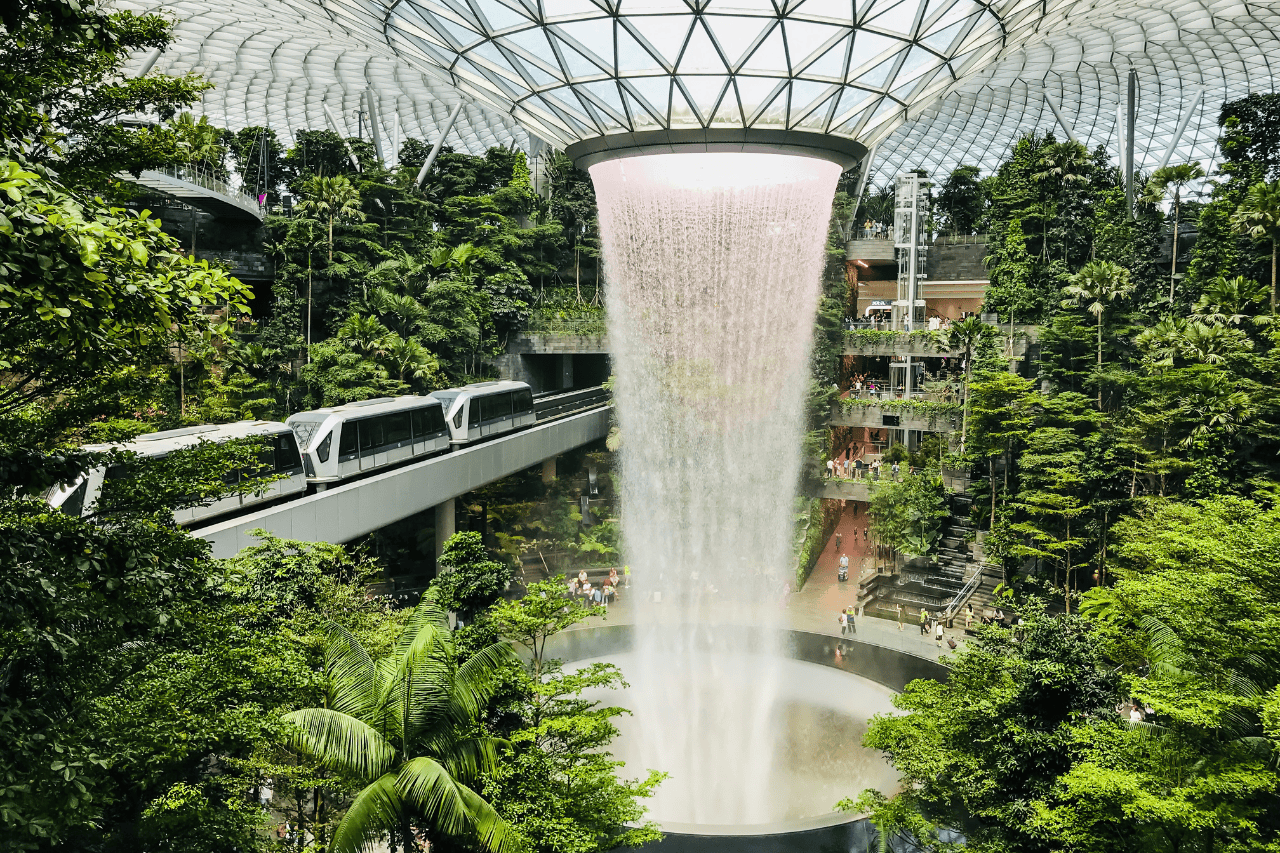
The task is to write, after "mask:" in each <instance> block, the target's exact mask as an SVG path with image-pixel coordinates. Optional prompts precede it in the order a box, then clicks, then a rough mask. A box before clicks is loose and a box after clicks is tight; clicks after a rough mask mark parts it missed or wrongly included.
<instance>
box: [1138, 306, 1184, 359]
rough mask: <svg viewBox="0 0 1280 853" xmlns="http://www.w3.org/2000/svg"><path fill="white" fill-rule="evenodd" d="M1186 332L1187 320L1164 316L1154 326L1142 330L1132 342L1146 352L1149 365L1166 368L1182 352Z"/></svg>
mask: <svg viewBox="0 0 1280 853" xmlns="http://www.w3.org/2000/svg"><path fill="white" fill-rule="evenodd" d="M1186 332H1187V321H1186V320H1184V319H1182V318H1181V317H1165V318H1163V319H1162V320H1160V322H1158V323H1156V324H1155V325H1154V326H1150V327H1148V328H1146V329H1144V330H1143V331H1142V333H1141V334H1139V335H1138V337H1137V338H1135V339H1134V343H1136V344H1137V345H1138V348H1139V349H1141V350H1142V351H1143V353H1145V354H1146V361H1147V364H1148V365H1149V366H1150V367H1153V368H1156V369H1168V368H1171V367H1173V362H1174V359H1176V358H1177V357H1178V356H1179V355H1181V354H1182V342H1183V339H1184V337H1185V336H1186Z"/></svg>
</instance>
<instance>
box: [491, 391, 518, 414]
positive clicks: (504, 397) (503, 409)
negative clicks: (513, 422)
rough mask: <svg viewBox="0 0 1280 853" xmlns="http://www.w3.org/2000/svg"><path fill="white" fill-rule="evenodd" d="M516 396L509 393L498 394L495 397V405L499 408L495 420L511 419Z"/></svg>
mask: <svg viewBox="0 0 1280 853" xmlns="http://www.w3.org/2000/svg"><path fill="white" fill-rule="evenodd" d="M514 396H515V395H514V394H512V393H511V392H510V391H508V392H506V393H505V394H498V395H497V396H496V397H494V400H495V401H496V402H495V405H496V406H497V410H496V411H495V412H494V413H493V416H494V417H495V418H509V417H511V411H512V409H511V402H512V399H513V398H514Z"/></svg>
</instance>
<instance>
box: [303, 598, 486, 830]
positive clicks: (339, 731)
mask: <svg viewBox="0 0 1280 853" xmlns="http://www.w3.org/2000/svg"><path fill="white" fill-rule="evenodd" d="M509 660H510V652H509V650H508V648H507V647H506V646H504V645H501V644H491V645H488V646H485V647H483V648H481V649H480V650H478V651H476V652H474V653H473V654H471V655H470V656H468V657H467V658H466V659H465V660H463V661H461V662H460V661H459V660H458V659H457V656H456V655H455V650H454V643H453V640H452V637H451V635H450V633H449V629H448V626H447V625H446V623H445V614H444V611H443V610H441V609H440V608H439V606H438V605H437V604H436V603H435V600H434V597H433V596H432V595H431V594H430V593H428V594H427V595H424V596H423V598H422V600H421V601H420V602H419V604H418V606H417V608H416V609H415V610H414V612H413V615H412V616H410V617H409V620H408V623H407V624H406V626H405V630H404V633H403V634H401V635H400V637H399V639H398V640H397V641H396V644H395V647H394V648H393V649H392V651H391V652H389V653H388V654H386V655H383V656H381V657H378V658H374V657H373V656H372V655H371V654H370V653H369V651H368V650H366V649H365V647H364V645H363V644H362V643H361V642H360V641H359V639H358V638H356V637H355V636H353V635H352V634H351V633H350V632H349V631H347V630H346V629H344V628H343V627H342V626H340V625H333V626H332V627H331V628H330V630H329V632H328V639H327V646H326V649H325V672H326V676H327V677H326V685H325V688H326V695H325V702H324V705H323V706H322V707H315V708H303V709H301V710H298V711H291V712H289V713H287V714H285V715H284V717H283V719H284V720H285V722H287V723H289V724H290V728H289V731H288V734H287V737H288V740H289V742H290V744H291V746H292V747H293V748H294V749H296V750H298V751H299V752H301V753H302V754H304V755H306V756H309V757H310V758H311V759H312V760H313V761H315V762H316V763H317V764H319V765H320V766H322V767H324V768H326V769H329V770H333V771H336V772H338V773H341V774H344V775H347V776H350V777H352V778H354V779H358V780H359V781H360V783H361V784H362V785H364V786H365V787H364V788H363V789H362V790H361V791H360V792H359V793H358V794H356V796H355V798H354V799H353V800H352V802H351V804H350V806H348V807H347V811H346V814H345V815H344V816H343V817H342V820H341V822H339V824H338V826H337V828H336V829H335V830H334V833H333V839H332V842H331V847H330V849H332V850H334V851H335V853H348V851H349V853H354V851H358V850H361V849H363V848H364V847H365V846H366V845H367V844H368V843H369V842H370V841H371V840H373V839H375V838H378V837H380V836H381V835H382V834H384V833H391V834H392V836H393V837H395V838H397V841H398V842H399V843H400V844H401V845H405V846H407V845H408V844H410V843H412V837H413V830H414V827H415V826H416V827H420V828H423V829H426V830H427V831H428V833H429V834H430V835H431V836H432V837H442V838H455V837H463V838H474V839H475V841H476V842H477V843H478V844H479V845H480V847H482V848H483V849H485V850H490V851H501V850H504V849H506V848H507V846H508V844H509V843H510V842H509V837H510V834H511V828H510V827H509V826H508V825H507V823H506V822H505V821H504V820H503V819H502V818H501V817H499V816H498V814H497V813H496V812H495V811H494V810H493V807H492V806H490V805H489V804H488V803H487V802H485V800H484V799H482V798H481V797H480V796H479V795H478V794H477V793H475V791H474V790H473V789H472V788H471V787H468V785H467V784H466V783H467V782H471V783H472V784H473V785H474V784H475V783H476V781H478V780H479V779H480V778H481V775H482V774H485V773H491V772H493V770H494V768H495V766H496V761H497V750H498V748H499V746H500V742H499V741H498V740H496V739H494V738H490V737H484V736H476V735H475V734H474V731H473V729H474V726H475V723H476V722H477V721H478V715H479V713H480V709H481V708H482V707H483V706H484V703H485V702H487V700H488V699H489V697H490V696H491V695H492V691H493V689H494V681H495V677H496V672H497V671H498V670H499V669H500V668H501V667H503V666H505V665H506V664H507V663H508V662H509Z"/></svg>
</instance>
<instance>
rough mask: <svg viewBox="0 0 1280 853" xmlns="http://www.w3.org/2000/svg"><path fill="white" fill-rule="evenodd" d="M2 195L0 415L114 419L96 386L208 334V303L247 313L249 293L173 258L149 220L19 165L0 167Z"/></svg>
mask: <svg viewBox="0 0 1280 853" xmlns="http://www.w3.org/2000/svg"><path fill="white" fill-rule="evenodd" d="M0 194H3V198H4V206H3V208H2V209H0V309H3V310H4V312H5V322H4V323H3V324H0V376H2V377H3V378H0V416H12V415H13V414H15V413H17V412H18V411H19V410H21V409H24V408H26V407H28V406H31V405H32V404H35V403H40V404H41V405H40V409H39V410H38V411H39V416H40V419H41V420H43V421H46V422H48V421H56V420H57V417H56V416H57V414H58V413H59V412H61V413H68V414H69V413H71V412H74V417H75V418H84V417H85V415H86V414H88V413H94V414H96V413H99V412H101V413H112V414H114V411H112V409H111V406H112V403H113V402H115V401H112V400H110V399H107V400H102V399H100V397H101V395H102V393H103V391H104V389H103V387H102V385H101V383H102V382H104V381H106V380H109V379H111V378H113V377H114V378H115V379H116V381H117V382H127V381H128V380H129V377H130V376H136V375H137V373H138V371H139V368H142V367H145V366H147V365H150V364H155V363H156V362H158V361H159V360H161V359H162V358H163V353H162V349H161V348H162V346H163V345H164V344H165V343H167V342H168V341H169V340H171V338H172V337H173V335H174V334H175V332H176V331H180V332H185V333H189V334H194V335H197V336H198V335H199V334H201V333H202V332H211V331H216V330H217V328H216V327H213V326H210V324H209V322H208V320H207V319H206V318H205V316H204V315H203V314H202V312H201V309H202V308H204V307H206V306H213V305H217V304H222V303H230V304H231V308H232V310H237V311H247V310H248V309H247V307H246V305H245V301H246V300H247V299H248V296H249V291H248V288H246V287H245V286H244V285H242V284H241V283H240V282H239V281H237V280H236V279H234V278H230V277H228V276H227V275H225V274H224V273H222V272H221V271H220V270H217V269H213V268H210V266H209V265H208V263H207V262H202V261H201V262H197V261H195V260H193V259H191V258H190V257H189V256H184V255H182V254H180V253H179V251H178V245H177V243H176V242H175V241H174V240H173V238H171V237H169V236H167V235H166V234H164V233H163V232H162V231H161V230H160V224H159V222H157V221H156V220H155V219H152V218H151V217H150V215H149V214H147V213H143V214H141V215H139V214H135V213H132V212H129V211H125V210H122V209H119V208H110V207H107V206H105V205H104V204H102V203H101V201H99V200H96V199H95V200H93V201H87V200H85V199H82V198H80V197H78V196H76V195H75V194H73V193H71V192H69V191H68V190H67V189H66V188H65V187H63V186H62V185H60V184H59V183H57V182H56V181H54V180H52V179H51V178H49V177H47V176H46V175H45V174H43V173H42V172H40V171H33V170H32V169H29V168H26V167H25V166H24V165H23V163H22V162H20V161H17V160H9V159H0ZM95 409H96V411H94V410H95ZM64 423H65V421H64ZM53 428H55V429H56V426H55V427H53Z"/></svg>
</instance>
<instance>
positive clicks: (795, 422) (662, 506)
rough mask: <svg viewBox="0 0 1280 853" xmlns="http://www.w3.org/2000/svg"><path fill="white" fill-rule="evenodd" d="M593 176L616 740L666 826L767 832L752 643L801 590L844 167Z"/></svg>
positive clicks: (705, 166)
mask: <svg viewBox="0 0 1280 853" xmlns="http://www.w3.org/2000/svg"><path fill="white" fill-rule="evenodd" d="M590 171H591V177H592V179H593V181H594V183H595V187H596V193H597V199H598V204H599V215H600V233H601V239H602V244H603V251H604V259H605V270H606V273H607V277H608V282H609V287H608V297H607V298H608V303H607V304H608V314H609V336H610V341H611V350H612V353H613V371H614V399H615V402H616V406H617V416H618V422H619V425H620V427H621V431H622V447H621V451H620V469H621V478H620V479H621V482H620V488H621V494H622V498H623V502H622V505H623V536H624V554H625V559H626V560H627V561H628V563H629V564H630V566H631V569H632V573H633V582H632V589H631V590H630V593H629V598H630V602H631V606H632V607H633V608H635V609H636V611H637V617H636V618H637V639H636V644H635V654H634V655H633V656H632V659H631V660H630V661H629V664H628V666H627V668H626V669H625V671H624V675H625V677H626V678H627V680H628V681H629V682H630V683H631V685H632V689H631V691H630V693H629V696H630V697H631V700H630V701H631V709H632V710H633V711H634V714H635V716H634V718H632V719H631V720H630V721H629V722H628V723H627V724H626V726H627V728H626V730H624V738H628V739H631V740H632V744H631V749H632V750H633V755H634V756H635V757H634V758H631V759H630V760H634V761H637V762H638V763H639V764H640V765H641V766H640V767H636V768H630V767H629V769H634V770H635V771H637V772H638V771H639V770H641V769H643V768H649V767H651V768H654V769H659V770H664V771H666V772H668V773H670V774H671V776H670V778H669V779H668V780H667V781H666V782H664V783H663V785H662V786H661V788H660V791H659V794H658V796H657V797H656V798H655V800H654V801H653V803H652V813H653V816H654V817H655V818H657V819H658V820H659V821H661V822H684V823H698V824H754V823H766V822H769V821H771V820H774V819H777V818H778V817H780V815H778V814H777V812H776V806H775V803H774V798H773V797H772V796H771V795H770V789H771V787H772V786H773V785H774V784H777V783H778V769H777V764H776V761H775V759H776V755H775V753H776V751H777V750H778V749H779V745H780V744H781V743H782V742H783V740H784V737H783V734H784V733H783V732H782V731H781V729H782V726H781V725H780V720H781V718H782V717H783V716H784V714H783V712H782V711H781V710H780V708H779V704H778V697H779V695H780V685H779V678H780V677H781V675H780V665H781V659H780V658H779V657H778V656H777V655H776V654H775V651H776V650H774V649H771V648H768V647H765V646H764V645H762V642H764V643H766V644H767V642H770V641H765V640H763V638H765V637H773V636H774V631H773V630H770V629H772V628H775V627H776V626H778V625H779V624H780V620H781V616H782V607H783V602H784V600H785V596H786V592H787V589H788V588H789V585H793V584H794V582H795V581H794V574H793V572H794V558H793V555H792V548H791V543H792V536H793V532H794V521H795V513H794V509H795V506H794V499H795V495H796V485H797V481H798V478H799V473H800V465H801V446H802V442H803V435H804V427H805V424H804V401H805V396H806V392H807V389H808V384H809V353H810V347H811V337H812V331H813V322H814V315H815V311H816V308H817V303H818V298H819V294H820V280H821V273H822V265H823V247H824V245H825V241H826V236H827V227H828V221H829V217H830V214H831V202H832V197H833V195H834V192H835V185H836V181H837V179H838V177H839V175H840V172H841V169H840V167H839V166H838V165H836V164H835V163H831V162H828V161H826V160H820V159H814V158H810V157H803V156H793V155H784V154H765V153H760V154H755V153H690V154H657V155H642V156H634V157H626V158H620V159H614V160H608V161H605V162H602V163H598V164H596V165H594V166H592V167H591V169H590ZM833 618H834V617H833ZM711 627H715V628H716V629H717V630H716V632H715V636H714V639H713V638H712V636H711V632H710V631H709V630H706V629H709V628H711ZM700 629H703V630H700ZM762 629H763V630H762ZM636 751H638V752H636Z"/></svg>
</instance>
